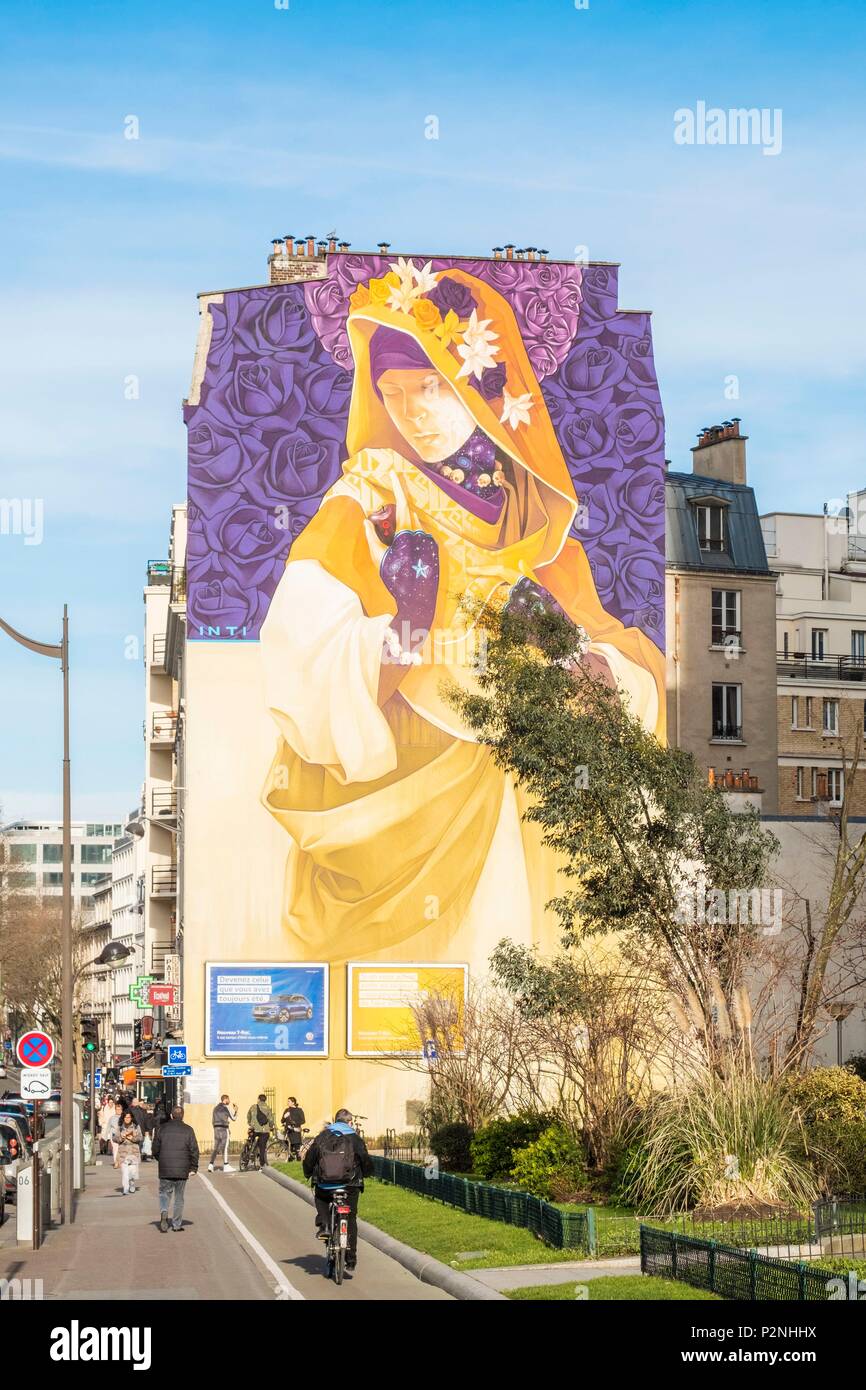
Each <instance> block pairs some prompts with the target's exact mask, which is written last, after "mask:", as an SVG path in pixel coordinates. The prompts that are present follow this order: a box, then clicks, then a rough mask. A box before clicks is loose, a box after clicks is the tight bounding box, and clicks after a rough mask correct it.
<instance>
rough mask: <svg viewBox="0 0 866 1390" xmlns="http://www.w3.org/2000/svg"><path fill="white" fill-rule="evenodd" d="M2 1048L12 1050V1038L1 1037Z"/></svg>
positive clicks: (7, 1050)
mask: <svg viewBox="0 0 866 1390" xmlns="http://www.w3.org/2000/svg"><path fill="white" fill-rule="evenodd" d="M3 1050H4V1051H5V1052H11V1051H12V1039H11V1038H4V1039H3Z"/></svg>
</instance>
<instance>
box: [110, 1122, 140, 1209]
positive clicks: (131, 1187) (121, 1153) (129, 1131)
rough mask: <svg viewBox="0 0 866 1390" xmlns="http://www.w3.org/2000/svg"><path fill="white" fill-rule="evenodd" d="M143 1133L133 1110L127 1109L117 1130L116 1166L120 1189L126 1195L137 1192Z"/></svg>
mask: <svg viewBox="0 0 866 1390" xmlns="http://www.w3.org/2000/svg"><path fill="white" fill-rule="evenodd" d="M141 1140H142V1133H141V1129H140V1128H139V1126H138V1125H137V1124H136V1123H135V1118H134V1116H133V1113H132V1111H131V1110H127V1111H126V1113H125V1115H124V1116H123V1119H122V1120H121V1122H120V1127H119V1129H118V1131H117V1153H116V1156H115V1160H114V1166H115V1168H119V1169H120V1190H121V1192H122V1193H123V1195H124V1197H126V1196H128V1195H129V1194H130V1193H132V1192H135V1189H136V1184H137V1183H138V1164H139V1159H140V1158H141Z"/></svg>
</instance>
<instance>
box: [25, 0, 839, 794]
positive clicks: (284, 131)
mask: <svg viewBox="0 0 866 1390" xmlns="http://www.w3.org/2000/svg"><path fill="white" fill-rule="evenodd" d="M864 58H866V6H864V5H863V4H862V3H859V0H852V2H851V3H849V2H848V0H845V2H844V3H842V2H841V0H825V3H823V4H821V5H796V4H795V5H792V4H790V3H785V4H782V3H777V0H751V2H750V3H746V0H726V3H724V4H721V3H719V0H654V3H647V2H646V0H588V4H587V5H585V6H584V5H583V4H582V0H580V3H579V4H576V3H575V0H522V3H513V2H512V0H475V3H469V0H462V3H455V2H454V0H440V3H438V4H437V5H428V4H422V3H416V0H404V2H403V3H399V4H397V3H392V0H377V3H368V0H352V3H345V0H330V2H329V0H287V3H285V0H243V3H239V0H231V2H229V0H184V3H183V4H178V3H177V0H138V3H131V2H125V0H110V3H103V0H87V3H86V4H84V5H81V4H79V3H71V0H3V4H2V6H0V499H7V500H9V499H21V500H23V501H25V502H26V503H29V505H30V506H31V507H32V508H33V510H31V512H30V514H29V523H30V524H29V525H28V526H26V527H25V526H23V525H22V527H20V528H18V533H17V534H15V533H14V532H15V529H16V528H15V527H14V526H12V527H10V526H9V525H7V527H6V530H7V532H8V531H11V532H13V533H11V534H3V533H2V531H0V616H2V617H4V618H5V619H6V621H7V622H10V623H12V624H13V626H15V627H17V628H18V629H19V630H23V631H25V632H26V633H27V634H28V635H30V636H33V637H37V638H39V639H41V640H44V641H56V640H58V637H59V625H60V614H61V611H62V605H63V603H64V602H66V603H68V604H69V607H70V621H71V634H72V642H73V649H72V678H73V684H72V700H73V729H74V736H73V749H72V758H73V813H74V815H75V816H76V817H77V818H79V819H100V820H101V819H112V820H114V819H118V818H119V817H120V816H122V815H123V814H124V812H125V811H128V810H129V809H130V808H131V807H132V806H134V805H135V804H136V803H137V800H138V794H139V787H140V784H141V780H142V776H143V768H144V763H143V757H144V744H143V740H142V728H141V723H142V716H143V699H144V693H143V679H142V666H141V662H140V661H137V660H134V659H130V658H129V653H130V648H131V644H130V643H129V641H128V638H129V637H131V636H132V637H134V636H140V633H141V627H142V617H143V605H142V594H141V591H142V585H143V582H144V576H145V570H146V565H147V562H148V560H151V559H161V558H165V555H166V550H167V541H168V524H169V518H170V508H171V504H172V503H173V502H175V501H180V500H182V499H183V497H184V494H185V446H186V440H185V430H184V427H183V424H182V419H181V403H182V400H183V398H184V396H185V395H186V394H187V392H188V389H189V382H190V375H191V369H192V361H193V351H194V346H195V337H196V329H197V318H198V309H197V303H196V294H197V293H198V292H200V291H204V290H218V289H223V288H230V287H232V286H240V285H249V284H258V283H263V282H264V281H265V280H266V278H267V267H266V257H267V255H268V253H269V251H270V241H271V238H272V237H275V236H281V235H284V234H285V233H293V234H295V235H301V234H303V235H306V234H307V233H308V232H310V231H313V232H314V233H315V234H316V236H317V237H318V236H323V235H326V234H327V233H328V232H329V231H331V230H332V229H335V230H336V231H337V233H338V234H339V236H340V237H341V238H345V240H347V241H349V242H351V243H352V246H353V248H354V249H356V250H367V249H372V248H373V247H374V246H375V244H376V243H377V242H378V241H380V240H386V241H389V242H390V243H391V245H392V247H393V248H394V249H395V251H396V250H400V251H408V252H412V251H417V252H420V251H427V252H438V253H453V254H468V255H479V254H481V255H483V254H489V252H490V248H491V247H492V246H494V245H502V244H504V243H505V242H512V243H514V244H515V245H518V246H521V245H526V244H530V245H537V246H545V247H547V248H548V249H549V251H550V254H551V256H553V257H563V258H572V257H574V256H575V254H578V255H580V254H583V255H588V257H589V258H590V259H597V260H613V261H619V262H621V264H622V270H621V274H620V304H621V306H622V307H623V308H630V309H651V310H652V311H653V335H654V341H655V352H656V364H657V369H658V375H659V382H660V386H661V391H662V399H663V402H664V407H665V414H666V417H667V450H666V452H667V454H668V456H669V457H670V459H671V461H672V466H673V467H675V468H681V469H689V468H690V466H691V463H690V455H689V452H688V451H689V448H690V447H691V445H692V444H694V442H695V436H696V434H697V432H698V430H699V429H700V428H701V427H702V426H706V425H710V424H715V423H718V422H719V421H721V420H723V419H729V418H730V417H731V416H733V415H737V416H740V417H741V419H742V421H743V425H742V428H743V430H744V431H745V432H746V433H747V434H748V436H749V444H748V450H749V455H748V460H749V481H750V482H751V483H753V485H754V486H755V488H756V491H757V495H758V502H759V506H760V508H761V510H763V511H767V510H772V509H780V510H793V511H798V510H800V511H818V510H820V508H821V505H822V503H823V502H824V501H825V500H827V499H828V498H836V497H841V496H844V494H845V493H847V491H848V490H849V489H852V488H854V487H862V486H864V485H866V460H864V454H866V449H864V419H863V415H864V411H863V373H864V365H866V334H864V328H863V325H864V322H866V313H864V309H866V288H864V286H866V280H864V225H866V219H864V191H863V190H864V187H866V178H864V159H866V156H864V150H866V138H864V136H866V131H864V126H866V108H864V103H863V99H862V73H863V68H864ZM699 103H704V105H705V109H707V110H712V109H714V108H720V109H721V110H722V111H725V112H726V111H728V110H729V109H731V108H737V107H756V108H758V109H759V110H761V111H766V113H767V115H766V121H767V126H766V136H765V138H764V140H763V143H761V142H758V143H736V144H731V143H726V144H724V145H722V144H719V143H715V144H711V143H697V142H695V143H691V144H689V143H679V142H678V141H677V140H676V139H675V132H676V130H677V129H678V128H679V129H680V130H681V131H682V130H684V129H685V126H684V118H683V117H677V115H676V113H677V112H682V111H691V112H695V113H697V112H698V110H699ZM774 113H775V114H774ZM434 116H435V117H436V120H437V123H438V138H437V139H429V138H427V135H428V134H429V132H430V131H431V130H432V129H434V125H433V124H432V123H431V121H430V117H434ZM130 135H135V136H136V137H137V138H128V137H129V136H130ZM780 137H781V138H780ZM779 146H780V147H779ZM777 147H779V148H777ZM765 149H766V150H775V152H770V153H765ZM576 248H586V251H585V252H581V251H576ZM734 393H735V394H734ZM40 509H41V513H40ZM40 514H41V517H42V520H41V524H40V522H39V516H40ZM26 517H27V514H26V513H25V519H26ZM0 518H2V513H0ZM25 529H26V530H28V531H29V532H30V533H31V534H30V535H29V536H26V535H24V534H22V532H23V531H24V530H25ZM37 538H38V540H39V543H38V544H36V543H32V544H31V543H27V542H28V541H36V540H37ZM59 758H60V675H59V670H58V668H57V665H56V663H53V662H49V661H47V660H46V659H45V658H40V657H37V656H34V655H32V654H30V653H27V652H25V651H23V650H22V649H20V648H19V647H17V646H15V645H14V644H13V643H12V642H10V641H9V640H8V639H7V638H5V637H4V636H3V635H2V633H0V808H2V809H0V816H2V817H4V818H5V819H7V820H8V819H11V818H13V817H14V818H17V817H19V816H22V815H27V816H57V815H59V806H60V803H59V782H60V771H59Z"/></svg>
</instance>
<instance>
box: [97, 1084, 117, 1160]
mask: <svg viewBox="0 0 866 1390" xmlns="http://www.w3.org/2000/svg"><path fill="white" fill-rule="evenodd" d="M113 1119H114V1101H113V1100H112V1099H111V1096H104V1097H103V1101H102V1109H101V1110H100V1112H99V1152H100V1153H103V1154H107V1153H108V1151H109V1149H110V1148H111V1132H110V1131H111V1121H112V1120H113Z"/></svg>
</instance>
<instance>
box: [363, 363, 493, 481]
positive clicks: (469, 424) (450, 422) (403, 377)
mask: <svg viewBox="0 0 866 1390" xmlns="http://www.w3.org/2000/svg"><path fill="white" fill-rule="evenodd" d="M379 390H380V391H381V393H382V400H383V402H384V405H385V409H386V410H387V412H388V414H389V415H390V417H391V419H392V420H393V422H394V424H395V425H396V426H397V429H398V430H399V431H400V433H401V434H402V436H403V438H404V439H405V440H406V442H407V443H408V444H410V445H411V446H412V448H413V449H414V450H415V453H416V454H417V455H418V457H419V458H420V459H422V460H423V462H424V463H440V462H441V460H442V459H446V458H448V455H449V454H453V453H454V452H455V450H457V449H459V448H460V446H461V444H465V443H466V440H467V439H468V438H469V436H470V434H471V433H472V431H473V430H474V429H475V421H474V420H473V419H472V416H471V415H470V414H469V411H468V410H467V409H466V407H465V406H464V404H463V402H462V401H461V400H460V398H459V397H458V396H456V395H455V394H454V392H453V391H452V390H451V387H450V386H449V385H448V383H447V382H446V381H444V380H443V379H442V377H441V376H440V375H439V373H438V372H435V371H433V370H432V368H431V369H430V371H424V370H422V369H419V368H405V369H403V368H398V367H391V368H389V369H388V371H387V372H383V373H382V375H381V376H380V377H379Z"/></svg>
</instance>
